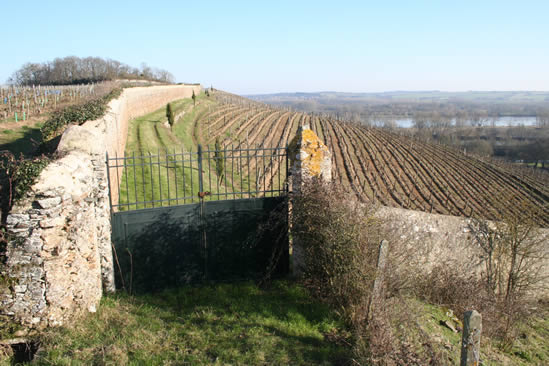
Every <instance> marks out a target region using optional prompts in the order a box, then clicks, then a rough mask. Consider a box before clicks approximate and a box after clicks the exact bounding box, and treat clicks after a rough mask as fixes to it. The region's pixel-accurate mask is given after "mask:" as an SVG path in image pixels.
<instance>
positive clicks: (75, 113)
mask: <svg viewBox="0 0 549 366" xmlns="http://www.w3.org/2000/svg"><path fill="white" fill-rule="evenodd" d="M121 93H122V89H120V88H116V89H113V90H112V91H111V92H110V93H109V94H107V95H105V96H103V97H100V98H96V99H92V100H90V101H87V102H85V103H83V104H78V105H72V106H69V107H66V108H64V109H62V110H60V111H58V112H55V113H54V114H53V115H52V116H51V117H50V118H49V119H48V120H47V121H46V122H45V123H44V125H43V126H42V127H41V128H40V131H41V132H42V140H43V142H48V141H50V140H52V139H54V138H55V137H56V136H57V135H59V134H60V133H61V132H62V131H63V130H64V128H65V126H67V125H69V124H82V123H84V122H86V121H92V120H94V119H97V118H101V117H103V116H104V115H105V113H106V111H107V104H108V103H109V102H110V101H111V100H112V99H115V98H117V97H119V96H120V94H121Z"/></svg>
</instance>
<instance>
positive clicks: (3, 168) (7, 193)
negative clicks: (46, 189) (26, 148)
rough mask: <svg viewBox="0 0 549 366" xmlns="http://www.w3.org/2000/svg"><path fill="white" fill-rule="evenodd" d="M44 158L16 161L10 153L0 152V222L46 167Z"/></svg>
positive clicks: (22, 158)
mask: <svg viewBox="0 0 549 366" xmlns="http://www.w3.org/2000/svg"><path fill="white" fill-rule="evenodd" d="M49 161H50V159H49V158H47V157H46V156H40V157H34V158H31V159H25V158H24V157H23V156H21V157H19V159H17V158H16V157H15V156H14V155H13V154H12V153H11V152H9V151H2V152H0V197H1V207H0V209H1V211H2V222H3V221H4V220H5V216H6V215H7V213H8V212H9V210H10V209H11V207H12V205H13V203H14V202H15V201H16V200H18V199H20V198H22V197H23V196H24V195H25V193H26V192H27V191H28V190H29V189H30V187H31V186H32V184H33V183H34V182H35V181H36V178H38V176H39V175H40V172H42V170H43V169H44V168H45V167H46V166H47V165H48V163H49Z"/></svg>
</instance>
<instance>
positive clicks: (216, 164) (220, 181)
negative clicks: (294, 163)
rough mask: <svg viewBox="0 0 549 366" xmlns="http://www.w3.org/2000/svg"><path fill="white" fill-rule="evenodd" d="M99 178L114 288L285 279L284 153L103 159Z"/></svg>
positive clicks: (250, 151)
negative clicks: (107, 212) (108, 217)
mask: <svg viewBox="0 0 549 366" xmlns="http://www.w3.org/2000/svg"><path fill="white" fill-rule="evenodd" d="M107 171H108V177H109V186H110V191H109V192H110V200H111V210H112V228H113V232H112V239H113V243H114V248H115V261H116V262H117V266H118V270H117V271H116V272H117V284H118V286H119V287H124V288H126V289H128V290H133V291H154V290H157V289H160V288H163V287H175V286H179V285H181V284H185V283H195V282H200V281H204V280H207V281H209V280H211V281H226V280H235V279H249V278H258V277H259V276H264V275H273V276H277V275H283V274H285V273H287V272H288V267H289V254H288V247H289V244H288V223H287V203H286V193H287V184H286V177H287V174H288V161H287V151H286V148H242V147H240V148H237V149H234V148H233V149H223V150H221V149H218V150H215V149H210V148H208V149H205V150H204V149H202V148H201V147H200V146H199V148H198V150H197V151H196V152H193V151H188V152H186V151H181V152H175V151H174V152H162V153H161V152H160V151H159V152H158V153H156V154H152V153H148V154H146V155H145V154H139V155H136V154H132V155H129V156H128V155H126V156H125V157H109V156H107Z"/></svg>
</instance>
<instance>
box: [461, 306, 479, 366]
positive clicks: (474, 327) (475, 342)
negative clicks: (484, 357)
mask: <svg viewBox="0 0 549 366" xmlns="http://www.w3.org/2000/svg"><path fill="white" fill-rule="evenodd" d="M481 333H482V315H480V313H479V312H477V311H476V310H470V311H466V312H465V313H464V314H463V335H462V338H461V363H460V366H478V365H480V334H481Z"/></svg>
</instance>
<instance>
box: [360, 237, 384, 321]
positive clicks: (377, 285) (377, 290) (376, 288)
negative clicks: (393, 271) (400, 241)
mask: <svg viewBox="0 0 549 366" xmlns="http://www.w3.org/2000/svg"><path fill="white" fill-rule="evenodd" d="M388 250H389V243H388V242H387V240H382V241H381V243H379V252H378V256H377V268H376V278H375V280H374V285H373V287H372V294H371V295H370V303H369V304H368V313H367V314H366V318H367V320H368V321H370V320H371V318H372V315H373V314H372V309H373V308H374V306H375V304H376V303H377V302H378V300H379V298H380V297H381V296H382V290H383V281H384V274H385V264H386V263H387V251H388Z"/></svg>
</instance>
